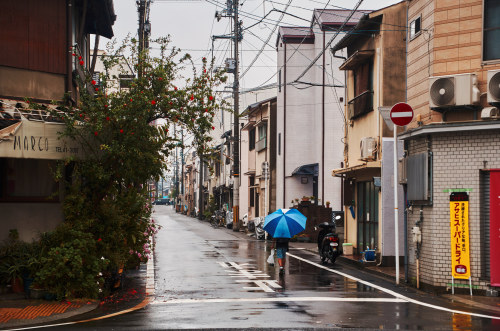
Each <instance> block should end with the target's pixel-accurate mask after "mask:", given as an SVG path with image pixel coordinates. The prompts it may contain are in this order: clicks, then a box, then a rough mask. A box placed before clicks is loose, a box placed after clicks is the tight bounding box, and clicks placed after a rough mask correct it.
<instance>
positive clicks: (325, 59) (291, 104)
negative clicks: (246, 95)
mask: <svg viewBox="0 0 500 331" xmlns="http://www.w3.org/2000/svg"><path fill="white" fill-rule="evenodd" d="M349 14H350V11H348V10H346V11H343V10H326V9H324V10H314V13H313V18H312V21H311V26H310V27H280V29H279V34H278V39H277V42H276V49H277V56H278V60H277V64H278V69H277V70H278V93H277V100H278V101H277V126H276V130H277V134H276V136H277V143H276V148H277V157H276V207H277V208H288V207H290V206H292V205H293V204H294V203H295V199H301V198H302V197H303V196H307V197H310V196H314V197H315V201H317V202H319V203H320V204H323V203H325V202H326V201H329V202H331V205H332V208H333V209H334V210H340V209H341V204H342V202H341V199H342V194H341V179H339V178H335V177H332V176H331V175H330V171H331V169H332V168H337V167H340V166H341V162H342V161H343V156H342V155H343V144H342V136H343V123H344V120H343V106H342V104H343V98H344V88H343V86H344V74H343V73H342V72H341V71H339V70H338V69H337V68H338V67H339V66H340V64H341V63H342V60H341V59H339V58H337V57H334V56H333V54H331V53H329V52H328V47H327V46H328V44H329V43H331V41H332V40H333V39H335V38H336V37H337V35H338V30H347V29H350V28H352V27H353V26H354V25H355V24H356V22H357V20H358V19H359V17H360V16H361V13H360V12H355V13H354V15H353V16H352V17H351V19H349V20H348V22H347V23H346V24H344V21H345V20H346V19H347V18H348V16H349Z"/></svg>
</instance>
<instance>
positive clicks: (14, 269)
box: [7, 258, 26, 293]
mask: <svg viewBox="0 0 500 331" xmlns="http://www.w3.org/2000/svg"><path fill="white" fill-rule="evenodd" d="M25 268H26V266H25V265H24V264H23V261H22V260H19V259H15V258H14V259H12V260H11V263H10V265H9V267H8V269H7V275H8V276H7V281H8V282H10V285H11V286H12V292H14V293H21V292H22V291H23V290H24V288H23V279H22V276H23V273H24V271H25Z"/></svg>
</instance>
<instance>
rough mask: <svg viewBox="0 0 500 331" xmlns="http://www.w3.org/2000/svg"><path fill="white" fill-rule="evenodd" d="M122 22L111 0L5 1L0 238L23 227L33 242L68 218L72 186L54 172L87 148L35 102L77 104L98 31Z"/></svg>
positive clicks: (107, 32) (0, 62)
mask: <svg viewBox="0 0 500 331" xmlns="http://www.w3.org/2000/svg"><path fill="white" fill-rule="evenodd" d="M70 4H72V5H70ZM84 6H87V7H86V8H84ZM114 20H115V14H114V10H113V1H111V0H107V1H97V0H91V1H72V2H71V3H70V2H68V1H63V0H50V1H43V2H41V1H32V0H20V1H7V2H3V3H2V10H1V11H0V21H1V22H3V24H2V34H0V42H1V44H2V47H3V49H4V51H2V52H1V53H0V98H1V100H0V173H1V174H2V175H1V176H0V209H1V210H2V218H1V220H0V239H2V238H6V237H7V235H8V232H9V230H10V229H17V230H18V232H19V237H20V239H22V240H26V241H30V240H31V239H32V238H35V237H36V236H37V235H38V233H40V232H44V231H49V230H51V229H53V228H55V226H56V225H57V224H58V223H60V222H61V221H62V219H63V214H62V208H61V201H62V194H63V191H64V190H63V189H61V188H60V187H59V185H60V184H58V183H56V182H55V180H54V177H53V169H54V168H55V162H56V160H59V159H63V158H64V157H66V156H69V155H73V156H78V155H79V148H78V146H74V145H72V144H71V142H67V141H64V140H59V139H58V137H59V134H58V132H59V131H62V128H61V125H62V123H61V121H58V120H57V118H54V117H51V116H48V112H45V111H43V110H41V111H35V110H33V109H31V108H32V107H31V105H30V103H29V102H27V99H29V100H33V101H35V102H37V103H41V104H42V105H43V106H44V107H46V108H51V109H52V110H57V105H56V104H53V101H56V102H63V100H65V95H66V96H67V99H66V102H68V103H70V104H73V105H75V104H76V102H77V101H78V86H79V84H78V81H77V79H78V75H79V77H83V76H84V73H83V72H82V71H84V70H86V69H82V68H88V67H89V64H90V63H91V57H90V53H89V49H90V34H96V35H100V36H104V37H106V38H111V37H112V36H113V30H112V25H113V23H114ZM77 74H78V75H77Z"/></svg>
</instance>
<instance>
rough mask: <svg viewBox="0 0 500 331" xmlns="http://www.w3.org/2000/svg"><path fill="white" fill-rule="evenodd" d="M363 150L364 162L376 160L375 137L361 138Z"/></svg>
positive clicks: (362, 157)
mask: <svg viewBox="0 0 500 331" xmlns="http://www.w3.org/2000/svg"><path fill="white" fill-rule="evenodd" d="M359 147H360V150H361V160H363V161H374V160H375V159H376V153H377V140H376V139H375V138H373V137H363V138H361V143H360V144H359Z"/></svg>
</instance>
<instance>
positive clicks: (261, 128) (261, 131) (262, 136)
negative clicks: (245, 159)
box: [259, 125, 267, 140]
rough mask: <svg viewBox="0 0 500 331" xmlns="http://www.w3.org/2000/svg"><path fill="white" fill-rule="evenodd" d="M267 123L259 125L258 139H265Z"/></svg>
mask: <svg viewBox="0 0 500 331" xmlns="http://www.w3.org/2000/svg"><path fill="white" fill-rule="evenodd" d="M266 136H267V125H262V126H259V140H262V139H266Z"/></svg>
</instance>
